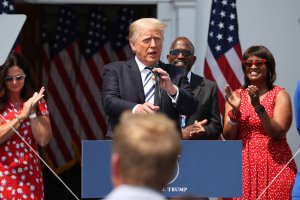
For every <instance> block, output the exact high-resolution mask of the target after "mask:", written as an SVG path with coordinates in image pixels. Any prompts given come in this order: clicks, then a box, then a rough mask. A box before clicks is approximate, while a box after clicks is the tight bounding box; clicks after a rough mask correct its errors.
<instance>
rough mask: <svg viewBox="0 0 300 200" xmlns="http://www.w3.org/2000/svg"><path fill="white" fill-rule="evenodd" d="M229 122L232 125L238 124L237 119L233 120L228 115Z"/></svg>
mask: <svg viewBox="0 0 300 200" xmlns="http://www.w3.org/2000/svg"><path fill="white" fill-rule="evenodd" d="M229 124H231V125H232V126H235V125H237V124H238V121H233V120H232V119H231V118H230V117H229Z"/></svg>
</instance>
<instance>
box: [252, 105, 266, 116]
mask: <svg viewBox="0 0 300 200" xmlns="http://www.w3.org/2000/svg"><path fill="white" fill-rule="evenodd" d="M265 111H266V109H265V107H264V106H263V105H261V104H260V105H259V106H257V107H256V108H255V112H256V113H257V114H262V113H264V112H265Z"/></svg>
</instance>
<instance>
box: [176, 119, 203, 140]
mask: <svg viewBox="0 0 300 200" xmlns="http://www.w3.org/2000/svg"><path fill="white" fill-rule="evenodd" d="M206 123H207V119H204V120H202V121H200V122H198V121H197V120H196V121H195V122H194V124H191V125H189V126H187V127H185V128H184V129H182V135H183V139H193V138H197V137H199V136H202V135H203V134H205V129H204V127H203V126H204V125H205V124H206Z"/></svg>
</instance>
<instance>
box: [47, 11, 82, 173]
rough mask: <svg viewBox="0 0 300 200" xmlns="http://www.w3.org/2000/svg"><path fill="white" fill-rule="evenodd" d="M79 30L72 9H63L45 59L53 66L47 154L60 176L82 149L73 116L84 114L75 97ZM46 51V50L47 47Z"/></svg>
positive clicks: (49, 77) (49, 79) (48, 88)
mask: <svg viewBox="0 0 300 200" xmlns="http://www.w3.org/2000/svg"><path fill="white" fill-rule="evenodd" d="M76 27H77V22H76V15H75V13H74V11H73V10H72V9H71V8H69V7H60V9H59V13H58V19H57V22H56V30H55V33H54V38H53V41H51V43H50V49H51V55H50V58H46V57H45V58H44V61H47V59H48V60H49V62H50V69H48V73H49V76H48V80H47V81H48V85H47V91H48V93H47V100H48V106H49V110H50V117H51V126H52V130H53V138H52V140H51V141H50V144H49V145H48V146H47V154H48V157H49V160H50V161H51V164H52V167H53V168H55V169H56V171H57V172H59V171H60V170H61V169H62V170H63V168H64V167H66V166H67V164H70V165H71V164H72V163H74V162H75V158H76V154H75V150H74V145H75V147H77V148H78V149H80V145H81V139H80V136H79V133H78V130H77V129H75V128H74V123H77V122H78V121H80V120H77V121H76V122H75V121H74V115H77V114H78V113H80V111H81V106H79V105H80V104H79V102H78V101H77V99H76V96H75V93H74V91H75V84H76V71H75V70H76V68H78V62H79V58H80V54H79V45H78V40H77V30H76ZM44 47H45V48H47V45H46V44H45V43H44ZM44 51H45V53H44V56H49V55H47V49H44ZM44 67H47V64H45V63H44ZM48 67H49V66H48ZM45 69H46V68H45ZM45 72H47V70H45ZM78 110H79V111H78ZM81 113H83V112H81Z"/></svg>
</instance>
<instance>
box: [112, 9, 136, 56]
mask: <svg viewBox="0 0 300 200" xmlns="http://www.w3.org/2000/svg"><path fill="white" fill-rule="evenodd" d="M134 20H136V14H135V12H134V10H133V9H132V8H129V7H127V6H124V7H121V8H120V10H119V11H118V19H117V30H116V34H115V37H114V43H113V44H114V45H113V48H114V52H115V55H114V60H127V59H128V58H130V57H132V56H133V52H132V50H131V48H130V45H129V42H128V27H129V25H130V24H131V23H132V22H133V21H134Z"/></svg>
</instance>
